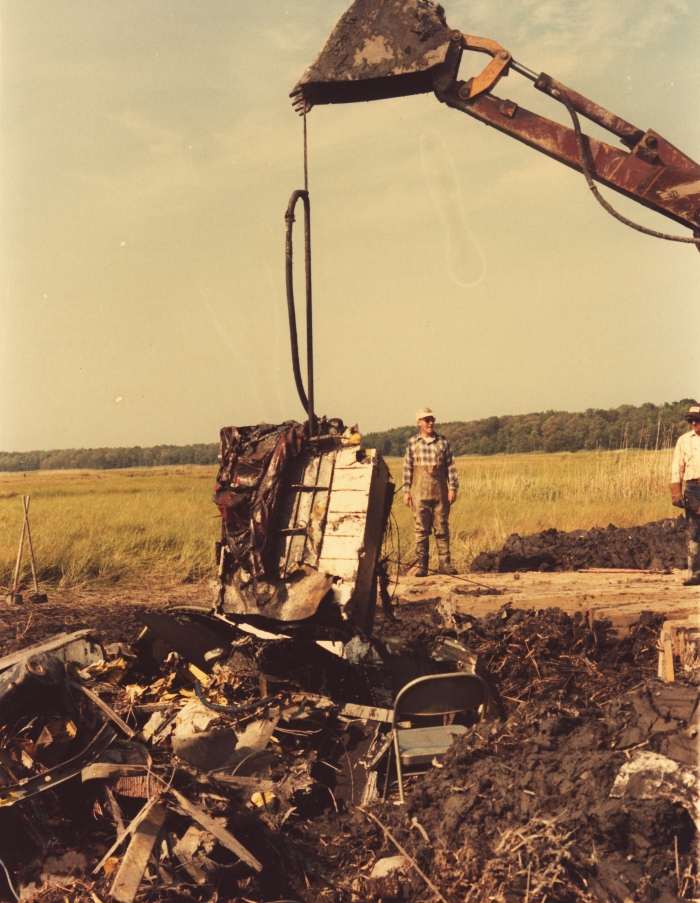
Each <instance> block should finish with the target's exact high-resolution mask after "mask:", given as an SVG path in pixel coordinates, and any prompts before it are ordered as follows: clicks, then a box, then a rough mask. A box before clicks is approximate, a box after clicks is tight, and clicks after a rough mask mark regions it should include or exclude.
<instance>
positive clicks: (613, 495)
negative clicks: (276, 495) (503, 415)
mask: <svg viewBox="0 0 700 903" xmlns="http://www.w3.org/2000/svg"><path fill="white" fill-rule="evenodd" d="M670 456H671V453H670V452H668V451H662V452H637V451H627V452H577V453H576V454H568V453H567V454H554V455H507V456H506V455H501V456H492V457H484V458H477V457H473V458H472V457H470V458H460V459H458V462H457V467H458V471H459V478H460V484H461V485H460V492H459V498H458V501H457V504H456V505H455V506H454V509H453V511H452V516H451V519H450V523H451V527H452V535H453V549H454V558H455V562H456V564H457V566H458V567H459V568H460V569H467V568H468V566H469V564H470V563H471V561H472V560H473V558H474V556H475V555H477V554H478V553H479V552H481V551H483V550H485V549H495V548H498V547H500V546H501V545H502V544H503V542H504V540H505V539H506V537H507V536H508V535H509V534H510V533H521V534H528V533H535V532H537V531H539V530H544V529H547V528H549V527H556V528H557V529H558V530H574V529H578V528H583V529H588V528H590V527H594V526H601V527H605V526H607V525H608V524H609V523H614V524H616V525H617V526H621V527H626V526H633V525H635V524H642V523H646V522H647V521H650V520H658V519H660V518H662V517H668V516H673V515H677V514H678V511H677V510H676V509H675V508H672V507H671V505H670V502H669V499H668V482H669V476H668V474H669V469H670ZM389 465H390V467H391V470H392V473H393V475H394V479H395V481H396V484H397V486H400V484H401V461H400V460H399V459H398V458H390V459H389ZM215 474H216V468H215V467H196V466H187V467H184V466H181V467H158V468H135V469H133V470H108V471H39V472H28V473H27V475H26V477H25V476H23V475H22V474H0V585H2V586H3V587H5V588H7V587H9V586H10V584H11V580H12V574H13V570H14V565H15V558H16V554H17V545H18V542H19V535H20V530H21V525H22V501H21V496H22V495H23V494H24V495H30V496H31V497H32V501H31V506H30V520H31V526H32V538H33V540H34V549H35V553H36V558H37V567H38V572H39V580H40V582H41V583H44V584H49V585H61V586H64V587H68V586H81V585H86V584H94V583H106V582H116V581H131V580H144V579H146V578H157V579H169V580H173V581H189V580H199V579H202V578H204V577H207V576H213V575H214V573H215V564H214V560H213V559H214V555H213V549H214V542H215V540H216V538H217V537H218V535H219V530H220V521H219V520H218V518H217V511H216V508H215V507H214V505H213V503H212V501H211V494H212V490H213V487H214V479H215ZM394 513H395V515H396V518H397V521H398V524H399V528H400V536H401V552H402V556H403V558H404V559H407V558H409V557H410V556H411V554H412V551H413V529H412V519H411V513H410V512H409V511H408V509H406V508H405V507H404V505H403V503H402V501H401V494H400V493H399V494H398V495H397V497H396V501H395V505H394ZM25 552H26V550H25ZM21 578H22V580H23V582H24V585H25V587H27V588H29V587H30V581H31V572H30V569H29V559H28V555H26V554H25V556H24V563H23V567H22V571H21Z"/></svg>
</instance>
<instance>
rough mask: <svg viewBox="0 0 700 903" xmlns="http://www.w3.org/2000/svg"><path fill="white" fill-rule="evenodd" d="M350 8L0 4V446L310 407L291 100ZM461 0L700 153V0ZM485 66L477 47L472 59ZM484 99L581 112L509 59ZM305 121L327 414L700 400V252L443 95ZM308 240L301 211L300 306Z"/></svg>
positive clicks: (528, 55)
mask: <svg viewBox="0 0 700 903" xmlns="http://www.w3.org/2000/svg"><path fill="white" fill-rule="evenodd" d="M348 5H349V2H348V0H295V2H294V3H291V2H288V0H287V2H282V0H259V2H258V3H243V2H242V0H228V2H223V0H119V2H118V3H115V2H114V0H52V2H51V3H46V2H45V0H2V2H1V3H0V167H1V170H0V204H1V208H0V209H2V211H3V213H2V220H1V222H0V450H3V451H26V450H30V449H55V448H74V447H86V448H87V447H103V446H132V445H141V446H150V445H157V444H188V443H195V442H215V441H217V439H218V433H219V429H220V428H221V427H222V426H226V425H245V424H250V423H258V422H260V421H268V422H281V421H283V420H287V419H304V412H303V410H302V408H301V405H300V402H299V400H298V397H297V394H296V389H295V387H294V380H293V376H292V369H291V356H290V351H289V335H288V325H287V312H286V298H285V283H284V212H285V209H286V206H287V202H288V200H289V197H290V195H291V193H292V191H294V190H295V189H297V188H302V187H303V150H302V149H303V144H302V123H301V120H300V119H299V117H298V116H297V115H296V114H295V112H294V110H293V109H292V106H291V101H290V99H289V97H288V95H289V92H290V90H291V89H292V87H293V86H294V85H295V84H296V82H297V81H298V79H299V78H300V77H301V75H302V74H303V72H304V70H305V69H306V67H307V66H308V65H309V64H310V63H311V62H312V61H313V59H314V58H315V56H316V54H317V53H318V51H319V50H320V49H321V47H322V45H323V43H324V42H325V40H326V38H327V37H328V35H329V33H330V31H331V30H332V28H333V26H334V25H335V23H336V22H337V20H338V19H339V17H340V16H341V14H342V13H343V12H344V11H345V9H346V8H347V6H348ZM443 5H444V6H445V9H446V15H447V21H448V23H449V25H450V27H451V28H458V29H459V30H461V31H462V32H465V33H468V34H473V35H479V36H482V37H488V38H491V39H493V40H495V41H497V42H498V43H500V44H501V45H502V46H504V47H506V48H507V49H508V50H510V51H511V53H512V54H513V57H514V58H515V59H516V60H517V61H518V62H520V63H522V64H524V65H525V66H527V67H528V68H529V69H532V70H534V71H536V72H540V71H545V72H547V73H548V74H550V75H551V76H553V77H555V78H557V79H558V80H559V81H561V82H563V83H564V84H566V85H569V86H570V87H572V88H574V89H575V90H577V91H579V92H580V93H582V94H584V95H585V96H587V97H589V98H591V99H593V100H595V101H596V102H597V103H599V104H601V105H602V106H604V107H606V108H607V109H609V110H611V111H613V112H614V113H616V114H618V115H619V116H621V117H623V118H624V119H626V120H628V121H630V122H632V123H634V124H635V125H636V126H638V127H640V128H642V129H644V130H646V129H647V128H650V127H652V128H654V129H655V130H656V131H657V132H659V133H660V134H661V135H663V136H664V137H665V138H666V139H668V140H669V141H670V142H671V143H673V144H674V145H675V146H676V147H678V148H680V149H681V150H682V151H683V152H684V153H686V154H687V155H688V156H690V157H692V158H694V159H696V160H699V159H700V125H699V122H700V120H699V119H698V116H697V111H698V109H700V72H698V67H697V55H698V49H699V47H700V41H699V37H700V8H699V7H698V4H697V3H696V2H693V0H647V2H645V3H639V2H637V0H618V2H616V3H614V4H613V3H610V2H609V0H488V2H487V0H469V2H467V0H445V2H444V4H443ZM487 63H488V57H486V56H484V55H482V54H467V53H465V55H464V58H463V62H462V69H461V77H463V78H466V77H468V76H469V75H472V74H475V73H477V72H478V71H481V69H482V68H484V67H485V65H486V64H487ZM494 93H495V94H496V95H497V96H499V97H504V98H509V99H511V100H514V101H516V102H517V103H519V104H521V105H522V106H524V107H526V108H527V109H530V110H534V111H535V112H538V113H540V114H542V115H546V116H548V117H549V118H552V119H555V120H557V121H559V122H562V123H565V124H568V123H569V120H568V115H567V113H566V110H565V109H564V108H563V107H562V106H561V105H560V104H557V103H556V102H554V101H553V100H551V99H549V98H546V97H544V96H543V95H542V94H540V93H539V92H537V91H536V90H535V89H534V88H533V86H532V83H531V82H529V81H527V80H526V79H524V78H522V77H521V76H519V75H517V74H516V73H511V74H510V75H509V76H508V77H507V78H506V79H504V80H502V81H501V82H500V84H499V85H498V86H497V87H496V88H495V89H494ZM582 122H583V124H584V131H586V132H587V133H588V134H591V135H593V136H595V137H598V138H602V139H603V140H606V141H608V142H609V143H611V144H613V145H616V142H617V139H615V138H614V136H608V135H607V133H605V132H602V131H601V130H599V129H597V127H596V126H594V125H591V124H589V123H588V122H587V121H586V120H582ZM307 124H308V146H309V190H310V197H311V208H312V212H311V228H312V255H313V286H314V289H313V290H314V344H315V370H316V380H315V392H316V402H317V403H316V410H317V413H318V414H327V415H328V416H337V417H341V418H342V419H343V420H344V421H345V422H346V423H358V424H359V427H360V429H361V431H363V432H368V431H370V430H378V429H388V428H391V427H394V426H400V425H404V424H407V423H410V422H412V420H413V416H414V412H415V411H416V410H417V409H419V408H422V407H423V406H425V405H427V406H429V407H431V408H432V409H433V410H434V411H435V413H436V415H437V418H438V421H442V422H447V421H454V420H471V419H475V418H480V417H487V416H492V415H503V414H518V413H526V412H531V411H539V410H549V409H557V410H570V411H576V410H584V409H586V408H589V407H596V408H607V407H617V406H619V405H621V404H640V403H643V402H646V401H652V402H655V403H662V402H670V401H674V400H677V399H680V398H685V397H696V396H698V395H699V394H700V379H699V377H700V372H699V367H698V343H697V341H696V334H697V327H698V310H699V308H698V301H699V300H700V282H699V280H698V276H699V275H700V256H699V255H698V252H697V250H695V249H694V248H693V247H692V246H688V245H683V244H673V243H670V242H662V241H659V240H657V239H654V238H650V237H647V236H644V235H641V234H639V233H637V232H635V231H633V230H631V229H629V228H626V227H625V226H623V225H621V224H620V223H619V222H617V221H616V220H614V219H613V218H612V217H611V216H609V215H608V214H607V213H606V212H605V211H604V210H603V209H602V208H601V207H600V206H599V205H598V204H597V203H596V201H595V200H594V199H593V197H592V196H591V194H590V192H589V190H588V188H587V187H586V184H585V181H584V179H583V177H582V175H580V174H579V173H575V172H573V171H571V170H569V169H568V168H566V167H564V166H562V165H561V164H559V163H557V162H555V161H553V160H550V159H549V158H547V157H544V156H543V155H541V154H538V153H537V152H536V151H534V150H532V149H530V148H527V147H525V146H524V145H522V144H520V143H518V142H517V141H514V140H513V139H511V138H509V137H507V136H505V135H502V134H500V133H499V132H496V131H495V130H493V129H491V128H488V127H486V126H484V125H482V124H481V123H478V122H477V121H475V120H474V119H472V118H470V117H468V116H465V115H463V114H462V113H459V112H458V111H455V110H450V109H448V108H447V107H445V106H443V105H442V104H440V103H439V102H438V101H437V99H436V98H435V97H434V96H433V95H432V94H425V95H419V96H414V97H407V98H396V99H392V100H383V101H376V102H372V103H362V104H347V105H338V106H318V107H315V108H314V109H313V110H312V111H311V112H310V113H309V115H308V117H307ZM603 192H604V194H605V195H606V197H608V199H609V200H610V201H611V202H612V203H613V205H614V206H615V207H616V208H617V209H619V210H620V211H621V212H622V213H624V214H625V215H627V216H628V217H630V218H631V219H634V220H636V221H637V222H640V223H643V224H645V225H647V226H650V227H652V228H656V229H659V230H660V231H664V232H675V233H676V234H684V235H687V234H689V233H688V232H687V230H684V229H683V228H682V227H679V226H677V225H676V224H675V223H673V222H672V221H671V220H668V219H666V218H665V217H662V216H660V215H658V214H654V213H652V212H650V211H647V210H645V209H644V208H643V207H641V206H639V205H637V204H635V203H633V202H631V201H628V200H627V199H625V198H621V197H620V196H619V195H617V194H614V193H612V192H609V191H606V190H605V189H603ZM298 210H299V213H301V207H300V206H299V208H298ZM300 220H301V216H300ZM301 242H302V227H301V222H299V224H298V225H297V227H296V232H295V247H296V248H297V249H298V251H297V257H298V262H297V280H296V286H297V304H298V306H303V303H302V301H303V290H302V289H303V266H302V262H303V257H302V255H301ZM299 319H300V332H302V333H303V313H302V311H299Z"/></svg>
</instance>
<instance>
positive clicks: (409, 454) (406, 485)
mask: <svg viewBox="0 0 700 903" xmlns="http://www.w3.org/2000/svg"><path fill="white" fill-rule="evenodd" d="M412 482H413V446H412V444H411V440H410V439H409V441H408V442H407V443H406V454H405V455H404V459H403V501H404V505H408V506H409V507H410V506H411V501H412V499H411V483H412Z"/></svg>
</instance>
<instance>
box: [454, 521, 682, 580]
mask: <svg viewBox="0 0 700 903" xmlns="http://www.w3.org/2000/svg"><path fill="white" fill-rule="evenodd" d="M686 526H687V524H686V520H685V518H684V517H677V518H671V517H667V518H665V519H664V520H659V521H653V522H652V523H649V524H644V526H641V527H615V526H614V525H613V524H609V526H608V527H607V529H605V530H602V529H600V528H598V527H596V528H594V529H592V530H573V531H572V532H571V533H564V532H561V531H559V530H555V529H554V528H552V529H550V530H543V531H542V532H541V533H534V534H533V535H531V536H520V535H518V534H517V533H513V534H511V535H510V536H509V537H508V539H507V540H506V541H505V544H504V545H503V548H501V549H498V550H497V551H495V552H481V554H479V555H477V556H476V558H475V559H474V561H473V562H472V566H471V569H472V571H478V572H481V573H488V572H500V573H506V572H509V571H578V570H583V569H585V568H634V569H650V570H659V571H665V570H671V569H672V568H684V567H685V566H686V564H687V552H686V544H685V534H686Z"/></svg>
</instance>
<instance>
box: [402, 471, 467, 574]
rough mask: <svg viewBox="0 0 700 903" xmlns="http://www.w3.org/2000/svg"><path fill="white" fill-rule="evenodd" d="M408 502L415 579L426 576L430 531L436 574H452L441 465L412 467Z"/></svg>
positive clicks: (448, 509) (445, 482)
mask: <svg viewBox="0 0 700 903" xmlns="http://www.w3.org/2000/svg"><path fill="white" fill-rule="evenodd" d="M411 499H412V501H413V521H414V526H415V533H416V558H417V560H418V564H417V568H416V571H415V576H416V577H426V576H427V574H428V556H429V551H430V534H431V532H433V531H435V542H436V543H437V550H438V560H439V571H440V573H441V574H456V573H457V571H456V570H455V569H454V568H453V567H452V561H451V559H450V528H449V524H448V518H449V516H450V503H449V502H448V501H447V471H446V469H445V465H444V463H443V462H441V463H439V464H437V465H436V466H435V467H424V466H422V465H420V464H417V465H415V466H414V468H413V479H412V482H411Z"/></svg>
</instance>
